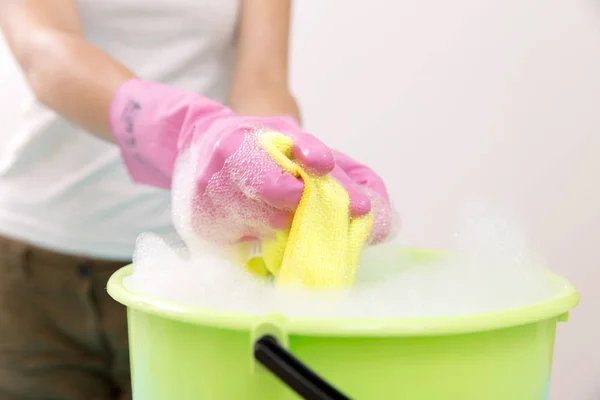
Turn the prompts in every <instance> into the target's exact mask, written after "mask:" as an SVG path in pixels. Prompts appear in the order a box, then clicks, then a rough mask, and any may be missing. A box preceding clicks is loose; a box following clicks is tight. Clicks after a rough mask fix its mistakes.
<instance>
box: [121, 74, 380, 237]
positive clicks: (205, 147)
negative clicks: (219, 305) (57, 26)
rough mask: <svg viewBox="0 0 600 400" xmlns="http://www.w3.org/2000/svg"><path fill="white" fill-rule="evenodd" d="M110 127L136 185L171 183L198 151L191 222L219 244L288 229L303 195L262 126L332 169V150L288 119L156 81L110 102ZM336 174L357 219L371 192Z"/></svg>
mask: <svg viewBox="0 0 600 400" xmlns="http://www.w3.org/2000/svg"><path fill="white" fill-rule="evenodd" d="M110 126H111V130H112V133H113V135H114V137H115V139H116V142H117V144H118V145H119V147H120V148H121V153H122V157H123V159H124V162H125V164H126V166H127V169H128V171H129V173H130V175H131V176H132V178H133V180H134V181H135V182H138V183H142V184H147V185H152V186H157V187H161V188H170V187H171V183H172V178H173V171H174V167H175V162H176V160H177V159H178V158H179V157H180V155H181V154H182V153H185V152H186V151H190V149H193V151H194V152H195V158H196V161H197V165H194V172H193V173H194V174H195V179H196V185H195V193H194V194H193V195H192V197H193V203H194V209H195V212H194V215H193V218H194V221H193V222H192V223H193V225H194V226H195V228H197V230H198V234H199V235H200V236H202V237H205V238H207V239H210V240H212V241H216V242H220V243H233V242H235V241H238V240H243V239H253V238H262V237H265V236H266V235H268V234H269V233H270V231H271V230H272V228H273V227H275V228H277V229H285V228H286V227H288V226H289V223H290V221H291V216H292V215H293V211H294V210H295V208H296V206H297V204H298V202H299V201H300V198H301V196H302V192H303V187H304V186H303V183H302V182H301V181H300V180H298V179H296V178H295V177H294V176H292V175H290V174H287V173H284V172H283V171H281V169H280V168H279V167H278V166H277V165H276V164H275V162H274V161H273V160H271V159H270V158H269V157H268V156H267V154H266V153H265V152H264V151H262V150H261V149H260V148H259V147H258V144H257V141H256V135H257V133H258V132H259V131H260V130H261V129H271V130H275V131H278V132H280V133H282V134H285V135H288V136H290V137H291V138H292V139H293V140H294V143H295V146H294V148H293V150H292V154H291V157H292V158H293V159H294V160H296V161H297V162H299V163H300V164H302V165H303V167H304V168H306V169H308V170H311V171H313V173H315V174H327V173H329V172H331V171H332V170H334V169H335V161H334V156H333V154H332V151H331V150H330V149H329V148H328V147H327V146H325V145H324V144H323V143H321V142H320V141H319V140H318V139H316V138H315V137H314V136H311V135H309V134H307V133H305V132H303V131H301V130H300V129H299V127H298V126H297V125H296V124H295V123H293V122H292V120H290V119H289V118H286V117H271V118H260V117H242V116H238V115H237V114H235V113H234V112H233V111H232V110H231V109H229V108H227V107H225V106H223V105H221V104H219V103H217V102H214V101H212V100H210V99H207V98H205V97H202V96H199V95H196V94H193V93H189V92H185V91H181V90H178V89H175V88H172V87H169V86H166V85H162V84H158V83H151V82H145V81H142V80H131V81H128V82H126V83H125V84H124V85H123V86H122V87H121V88H120V89H119V90H118V92H117V94H116V95H115V97H114V99H113V102H112V104H111V112H110ZM335 175H336V177H339V178H338V179H340V182H341V183H342V184H343V185H344V187H345V188H346V189H347V191H348V193H349V195H350V204H351V206H350V212H351V214H352V216H355V217H358V216H361V215H365V214H367V213H369V212H370V210H371V200H370V198H369V196H368V194H367V193H365V192H363V191H362V190H360V189H359V188H358V187H357V186H356V185H355V184H354V183H353V181H352V179H350V178H349V177H348V178H346V177H345V176H344V172H343V171H342V170H341V169H339V168H338V169H337V171H335Z"/></svg>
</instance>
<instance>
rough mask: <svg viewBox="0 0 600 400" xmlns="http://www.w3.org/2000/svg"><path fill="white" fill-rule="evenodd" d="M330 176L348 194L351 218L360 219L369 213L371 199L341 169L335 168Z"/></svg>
mask: <svg viewBox="0 0 600 400" xmlns="http://www.w3.org/2000/svg"><path fill="white" fill-rule="evenodd" d="M331 176H332V177H333V178H335V179H336V180H337V181H338V182H339V183H340V184H341V185H342V186H343V187H344V188H345V189H346V191H347V192H348V196H349V197H350V216H351V217H352V218H357V217H362V216H365V215H367V214H368V213H369V212H371V199H370V198H369V196H368V195H367V194H366V193H365V192H364V191H363V190H362V189H361V188H360V187H359V186H358V185H356V183H354V181H353V180H352V179H351V178H350V177H349V176H348V175H346V173H345V172H344V171H343V170H342V169H341V168H339V167H337V166H336V167H335V168H334V169H333V171H332V172H331Z"/></svg>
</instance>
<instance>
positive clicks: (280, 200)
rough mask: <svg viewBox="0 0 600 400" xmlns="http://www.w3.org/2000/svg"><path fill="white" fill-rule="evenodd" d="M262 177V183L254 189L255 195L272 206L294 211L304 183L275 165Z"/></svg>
mask: <svg viewBox="0 0 600 400" xmlns="http://www.w3.org/2000/svg"><path fill="white" fill-rule="evenodd" d="M263 178H264V179H263V182H262V184H261V185H260V186H259V187H257V189H256V190H257V192H256V195H257V196H258V197H259V198H260V199H261V200H262V201H264V202H265V203H267V204H269V205H270V206H272V207H275V208H277V209H280V210H287V211H295V210H296V208H297V207H298V203H300V199H301V198H302V192H303V191H304V183H303V182H302V181H301V180H300V179H298V178H296V177H295V176H293V175H291V174H289V173H287V172H283V171H282V170H281V169H279V168H278V167H276V166H274V168H272V169H271V170H270V171H269V172H267V173H266V174H265V176H264V177H263Z"/></svg>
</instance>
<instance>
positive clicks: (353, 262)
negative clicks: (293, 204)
mask: <svg viewBox="0 0 600 400" xmlns="http://www.w3.org/2000/svg"><path fill="white" fill-rule="evenodd" d="M259 141H260V144H261V146H262V147H263V148H265V149H266V151H267V152H268V153H269V155H270V156H271V157H272V159H273V160H274V161H275V162H276V163H277V164H278V165H279V166H280V167H281V168H282V169H283V170H284V171H285V172H288V173H290V174H292V175H294V176H296V177H300V178H302V180H303V181H304V192H303V194H302V199H301V201H300V204H299V206H298V209H297V210H296V212H295V214H294V219H293V221H292V226H291V229H290V230H289V231H278V232H277V233H276V235H275V237H274V238H272V239H269V240H265V241H263V242H262V258H261V257H255V258H253V259H251V260H250V261H249V262H248V263H247V265H246V266H247V268H248V269H249V270H251V271H252V272H254V273H255V274H257V275H260V276H267V275H269V274H272V275H274V276H275V279H276V284H277V285H278V286H285V287H290V286H296V287H301V288H304V289H319V290H320V289H339V288H345V287H349V286H351V285H352V284H353V282H354V276H355V273H356V268H357V266H358V261H359V257H360V253H361V251H362V248H363V246H364V244H365V242H366V240H367V239H368V236H369V232H370V230H371V225H372V221H373V218H372V215H371V214H369V215H367V216H365V217H360V218H354V219H352V218H350V216H349V211H348V210H349V203H350V199H349V196H348V193H347V192H346V190H345V189H344V187H343V186H342V185H340V184H339V183H338V182H337V181H336V180H335V179H334V178H332V177H331V176H329V175H326V176H315V175H312V174H310V173H309V172H307V171H305V170H304V169H303V168H302V167H301V166H299V165H298V164H296V163H295V162H293V161H292V160H291V152H292V147H293V142H292V140H291V139H290V138H289V137H287V136H284V135H281V134H279V133H277V132H265V133H263V134H262V135H260V136H259Z"/></svg>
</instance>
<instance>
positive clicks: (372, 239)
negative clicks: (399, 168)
mask: <svg viewBox="0 0 600 400" xmlns="http://www.w3.org/2000/svg"><path fill="white" fill-rule="evenodd" d="M332 151H333V154H334V158H335V168H334V169H333V171H332V172H331V175H332V176H333V177H335V178H336V179H337V180H338V182H340V183H342V184H343V185H344V186H345V187H346V188H348V187H350V188H351V190H359V191H361V193H363V194H366V195H367V196H368V198H369V199H370V204H369V205H370V209H371V211H372V212H373V226H372V227H371V235H370V236H369V240H368V243H369V244H378V243H381V242H383V241H385V240H387V239H391V238H392V236H393V234H394V233H395V232H394V229H395V228H397V226H396V225H397V224H398V223H399V221H398V217H397V216H396V214H395V212H394V209H393V207H392V205H391V204H390V199H389V195H388V192H387V189H386V187H385V184H384V183H383V180H382V179H381V178H380V177H379V175H377V174H376V173H375V171H373V170H372V169H370V168H369V167H367V166H366V165H363V164H361V163H359V162H357V161H355V160H353V159H352V158H350V157H348V156H347V155H345V154H344V153H342V152H340V151H336V150H332ZM348 180H349V181H350V182H348V183H344V182H347V181H348Z"/></svg>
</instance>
